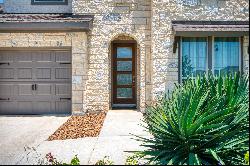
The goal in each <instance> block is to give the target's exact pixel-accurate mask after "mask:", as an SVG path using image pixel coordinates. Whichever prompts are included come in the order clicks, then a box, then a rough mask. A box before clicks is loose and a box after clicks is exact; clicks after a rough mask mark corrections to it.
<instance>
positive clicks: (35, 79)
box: [0, 50, 71, 115]
mask: <svg viewBox="0 0 250 166" xmlns="http://www.w3.org/2000/svg"><path fill="white" fill-rule="evenodd" d="M70 112H71V54H70V51H67V50H60V51H58V50H57V51H56V50H53V51H48V50H45V51H44V50H42V51H38V50H36V51H34V50H32V51H9V50H8V51H6V50H4V51H0V114H11V115H15V114H17V115H22V114H35V115H36V114H68V113H70Z"/></svg>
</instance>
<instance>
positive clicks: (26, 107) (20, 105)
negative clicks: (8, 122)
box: [17, 101, 33, 114]
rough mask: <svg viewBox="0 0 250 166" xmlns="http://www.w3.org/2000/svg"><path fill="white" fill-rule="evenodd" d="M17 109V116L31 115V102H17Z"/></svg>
mask: <svg viewBox="0 0 250 166" xmlns="http://www.w3.org/2000/svg"><path fill="white" fill-rule="evenodd" d="M17 109H18V113H19V114H28V113H30V114H32V113H33V104H32V101H18V102H17Z"/></svg>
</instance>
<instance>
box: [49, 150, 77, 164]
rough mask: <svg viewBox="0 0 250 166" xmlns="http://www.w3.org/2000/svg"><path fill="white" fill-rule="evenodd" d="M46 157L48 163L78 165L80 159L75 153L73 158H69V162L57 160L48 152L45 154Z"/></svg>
mask: <svg viewBox="0 0 250 166" xmlns="http://www.w3.org/2000/svg"><path fill="white" fill-rule="evenodd" d="M46 159H47V161H48V163H49V164H50V165H80V160H79V158H78V157H77V155H75V156H74V158H73V159H71V162H70V163H69V164H68V163H63V162H60V161H58V160H57V159H56V158H55V157H54V156H53V155H52V154H51V153H48V154H47V155H46Z"/></svg>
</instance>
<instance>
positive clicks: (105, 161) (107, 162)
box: [95, 156, 114, 165]
mask: <svg viewBox="0 0 250 166" xmlns="http://www.w3.org/2000/svg"><path fill="white" fill-rule="evenodd" d="M95 165H114V162H113V161H111V160H110V159H109V157H108V156H105V157H104V158H103V159H102V160H98V161H97V162H96V164H95Z"/></svg>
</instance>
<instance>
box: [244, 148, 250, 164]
mask: <svg viewBox="0 0 250 166" xmlns="http://www.w3.org/2000/svg"><path fill="white" fill-rule="evenodd" d="M245 161H246V164H247V165H249V151H248V152H247V153H246V154H245Z"/></svg>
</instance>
